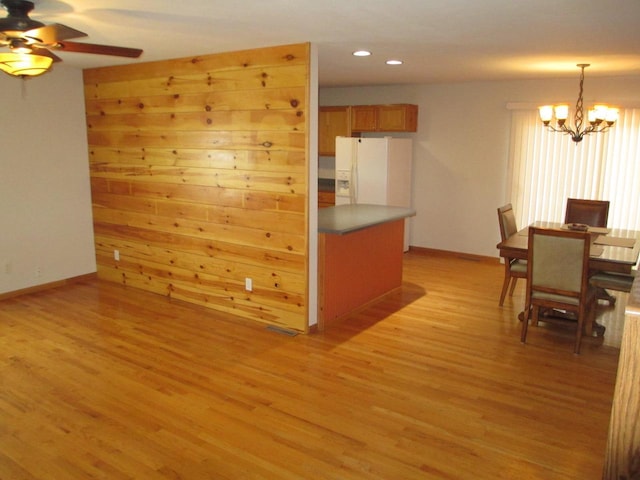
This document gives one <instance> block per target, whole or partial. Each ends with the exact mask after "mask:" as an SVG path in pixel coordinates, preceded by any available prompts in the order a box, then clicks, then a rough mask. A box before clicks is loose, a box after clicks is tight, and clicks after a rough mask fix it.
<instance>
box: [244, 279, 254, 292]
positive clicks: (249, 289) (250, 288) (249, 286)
mask: <svg viewBox="0 0 640 480" xmlns="http://www.w3.org/2000/svg"><path fill="white" fill-rule="evenodd" d="M244 289H245V290H246V291H247V292H252V291H253V280H251V279H250V278H248V277H247V278H245V279H244Z"/></svg>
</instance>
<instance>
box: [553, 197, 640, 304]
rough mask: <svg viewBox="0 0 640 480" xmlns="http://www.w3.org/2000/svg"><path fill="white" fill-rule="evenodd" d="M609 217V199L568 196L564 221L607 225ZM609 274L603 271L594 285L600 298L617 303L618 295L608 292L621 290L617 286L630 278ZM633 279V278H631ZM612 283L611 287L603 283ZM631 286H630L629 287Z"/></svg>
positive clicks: (599, 225)
mask: <svg viewBox="0 0 640 480" xmlns="http://www.w3.org/2000/svg"><path fill="white" fill-rule="evenodd" d="M608 218H609V201H608V200H585V199H581V198H567V207H566V211H565V215H564V223H565V224H567V223H582V224H584V225H589V226H590V227H606V226H607V221H608ZM608 275H609V274H608V273H605V272H602V275H601V276H600V277H599V278H598V279H595V280H594V283H592V284H593V285H596V286H597V287H598V293H597V295H598V298H599V299H600V300H605V301H606V302H608V303H609V305H612V306H613V305H615V303H616V297H614V296H613V295H611V294H610V293H609V292H607V290H606V289H607V288H608V289H609V290H620V288H615V287H616V286H618V285H621V286H622V287H623V289H624V288H626V286H625V284H626V283H627V281H628V279H626V280H625V279H624V278H619V277H617V276H616V274H613V275H614V276H612V277H611V278H607V276H608ZM631 281H633V280H631ZM607 283H608V284H610V286H609V287H603V286H602V285H605V284H607ZM629 288H630V287H629Z"/></svg>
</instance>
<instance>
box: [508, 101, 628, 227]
mask: <svg viewBox="0 0 640 480" xmlns="http://www.w3.org/2000/svg"><path fill="white" fill-rule="evenodd" d="M510 145H511V147H510V148H511V151H510V154H509V157H510V158H509V172H508V178H509V186H508V190H509V191H508V193H509V198H510V201H511V203H512V204H513V208H514V210H515V211H516V214H517V220H518V224H519V225H528V224H530V223H531V222H533V221H535V220H543V221H553V222H561V221H563V220H564V209H565V204H566V199H567V198H568V197H573V198H587V199H593V200H609V201H610V207H609V225H608V226H609V227H611V228H624V229H630V230H640V109H638V108H630V109H624V110H621V111H620V118H619V120H618V122H616V125H615V126H614V127H613V128H611V129H610V130H609V131H608V132H607V133H595V134H591V135H587V136H586V137H584V139H583V140H582V142H580V143H578V144H576V143H574V142H573V141H572V140H571V138H570V137H569V136H568V135H565V134H561V133H555V132H550V131H549V130H548V129H546V128H544V127H543V126H542V124H541V123H540V119H539V117H538V112H537V110H531V109H527V110H513V111H512V124H511V144H510Z"/></svg>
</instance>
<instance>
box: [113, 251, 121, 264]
mask: <svg viewBox="0 0 640 480" xmlns="http://www.w3.org/2000/svg"><path fill="white" fill-rule="evenodd" d="M113 259H114V260H115V261H116V262H119V261H120V250H114V251H113Z"/></svg>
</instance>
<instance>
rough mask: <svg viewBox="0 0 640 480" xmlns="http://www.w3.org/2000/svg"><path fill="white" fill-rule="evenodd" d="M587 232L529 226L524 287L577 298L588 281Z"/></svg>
mask: <svg viewBox="0 0 640 480" xmlns="http://www.w3.org/2000/svg"><path fill="white" fill-rule="evenodd" d="M590 245H591V235H590V234H589V233H588V232H575V231H570V230H554V229H546V228H537V227H529V249H528V255H529V261H528V265H529V268H528V282H527V288H530V289H531V290H532V291H535V290H538V291H542V292H546V293H550V294H556V295H563V296H570V297H575V298H578V297H580V296H581V294H582V292H586V291H587V288H588V283H589V247H590Z"/></svg>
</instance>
